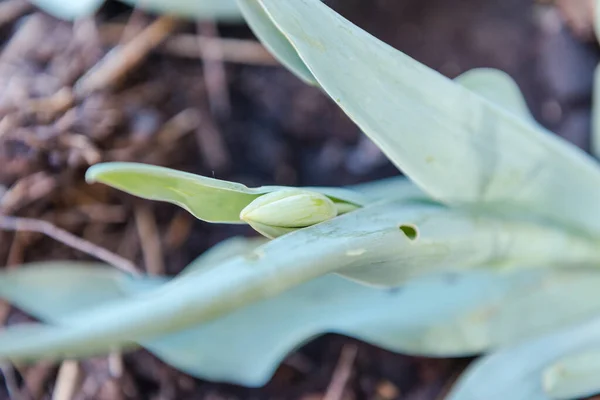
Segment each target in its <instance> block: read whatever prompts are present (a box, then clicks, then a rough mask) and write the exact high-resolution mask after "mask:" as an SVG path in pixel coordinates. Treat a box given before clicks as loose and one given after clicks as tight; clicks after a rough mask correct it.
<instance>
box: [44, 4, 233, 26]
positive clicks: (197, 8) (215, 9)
mask: <svg viewBox="0 0 600 400" xmlns="http://www.w3.org/2000/svg"><path fill="white" fill-rule="evenodd" d="M121 1H122V2H123V3H126V4H128V5H130V6H132V7H139V8H140V9H142V10H145V11H150V12H156V13H162V14H171V15H175V16H178V17H182V18H191V19H211V20H212V19H215V20H219V21H227V22H238V21H241V20H243V17H242V14H241V12H240V10H239V8H238V7H237V4H236V1H235V0H169V1H163V0H121ZM32 3H33V4H35V5H36V6H38V7H40V8H41V9H43V10H44V11H46V12H48V13H49V14H52V15H53V16H55V17H57V18H61V19H66V20H73V19H77V18H81V17H85V16H89V15H92V14H94V13H95V12H96V11H98V9H99V8H100V6H102V4H103V3H104V0H32Z"/></svg>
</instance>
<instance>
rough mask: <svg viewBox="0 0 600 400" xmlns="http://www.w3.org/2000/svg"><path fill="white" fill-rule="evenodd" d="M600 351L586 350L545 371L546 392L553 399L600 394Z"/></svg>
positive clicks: (596, 349) (556, 363)
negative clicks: (599, 380)
mask: <svg viewBox="0 0 600 400" xmlns="http://www.w3.org/2000/svg"><path fill="white" fill-rule="evenodd" d="M598 373H600V350H599V349H598V348H592V349H586V350H585V351H583V352H581V353H577V354H574V355H569V356H567V357H565V358H562V359H560V360H559V361H558V362H555V363H554V364H553V365H552V366H550V367H548V368H546V370H545V371H544V378H543V385H544V390H545V391H546V393H548V395H549V396H550V397H551V398H552V399H560V400H568V399H575V398H583V397H589V396H591V395H593V394H596V393H598V392H600V384H599V383H598Z"/></svg>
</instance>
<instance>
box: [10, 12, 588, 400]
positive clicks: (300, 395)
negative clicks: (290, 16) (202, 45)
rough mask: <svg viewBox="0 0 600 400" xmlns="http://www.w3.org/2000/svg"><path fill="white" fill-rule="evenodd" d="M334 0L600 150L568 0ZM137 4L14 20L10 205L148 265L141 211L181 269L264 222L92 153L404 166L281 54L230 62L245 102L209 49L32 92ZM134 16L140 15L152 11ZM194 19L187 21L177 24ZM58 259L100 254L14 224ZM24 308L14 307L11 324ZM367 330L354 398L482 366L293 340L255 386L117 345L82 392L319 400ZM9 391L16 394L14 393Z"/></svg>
mask: <svg viewBox="0 0 600 400" xmlns="http://www.w3.org/2000/svg"><path fill="white" fill-rule="evenodd" d="M4 3H7V1H4ZM329 3H330V4H331V5H332V6H333V7H334V8H335V9H336V10H338V11H339V12H340V13H341V14H343V15H344V16H346V17H347V18H349V19H350V20H351V21H353V22H355V23H356V24H358V25H359V26H361V27H362V28H364V29H366V30H367V31H369V32H371V33H372V34H374V35H375V36H377V37H379V38H380V39H382V40H384V41H386V42H388V43H390V44H391V45H393V46H394V47H396V48H398V49H400V50H402V51H404V52H406V53H407V54H409V55H410V56H412V57H414V58H416V59H417V60H419V61H421V62H423V63H425V64H426V65H428V66H431V67H433V68H435V69H436V70H439V71H440V72H442V73H443V74H445V75H447V76H449V77H455V76H457V75H458V74H460V73H462V72H464V71H466V70H468V69H471V68H474V67H494V68H499V69H502V70H504V71H506V72H508V73H509V74H510V75H512V76H513V77H514V78H515V79H516V81H517V82H518V83H519V85H520V86H521V88H522V90H523V92H524V94H525V97H526V99H527V102H528V104H529V106H530V107H531V110H532V112H533V114H534V115H535V116H536V118H537V119H538V120H539V121H540V122H541V123H542V124H544V125H546V126H547V127H549V128H550V129H552V130H553V131H555V132H557V133H558V134H560V135H562V136H564V137H566V138H567V139H568V140H570V141H572V142H574V143H576V144H577V145H578V146H581V147H583V148H586V149H587V147H588V141H589V130H590V100H591V87H592V75H593V69H594V67H595V66H596V64H597V63H598V61H599V57H598V52H597V46H596V45H595V44H594V43H593V42H590V41H589V40H584V38H576V37H575V36H574V35H573V34H572V32H571V30H570V29H569V27H568V26H567V25H566V24H565V23H564V22H563V20H562V19H561V14H560V13H559V12H558V10H557V9H556V8H555V7H553V6H551V5H541V4H533V3H531V2H526V1H522V0H489V1H480V0H402V1H396V0H335V1H330V2H329ZM1 4H3V2H2V1H0V5H1ZM130 15H131V10H130V9H128V8H126V7H124V6H120V5H117V4H113V3H109V4H107V5H106V6H105V7H104V9H103V10H102V11H101V13H100V14H99V16H98V17H97V18H96V19H95V25H94V23H92V22H90V21H88V22H87V23H81V24H77V25H75V26H73V25H72V24H68V23H64V22H59V21H56V20H54V19H52V18H50V17H48V16H46V15H43V14H41V13H37V12H36V13H34V14H31V13H29V14H28V15H27V16H26V17H24V18H22V19H19V20H17V19H15V20H13V21H10V22H9V23H4V25H3V24H2V22H0V45H1V46H3V47H2V53H0V214H3V213H4V214H10V215H17V216H23V217H30V218H39V219H44V220H49V221H52V222H53V223H55V224H56V225H58V226H60V227H62V228H64V229H67V230H69V231H70V232H72V233H74V234H77V235H79V236H82V237H84V238H86V239H88V240H90V241H92V242H94V243H96V244H99V245H101V246H104V247H106V248H108V249H110V250H111V251H114V252H116V253H118V254H120V255H122V256H124V257H126V258H128V259H131V260H132V261H134V262H135V263H136V264H137V265H140V266H145V267H146V268H151V266H149V265H146V264H145V263H144V256H143V255H144V246H145V245H147V243H144V240H143V239H140V236H139V235H138V231H137V229H138V226H139V224H140V221H141V220H143V221H142V223H144V222H145V223H150V226H151V227H152V226H154V225H155V226H156V231H157V232H159V233H158V235H159V236H160V237H159V240H160V244H161V249H162V258H163V263H162V264H161V263H159V265H155V266H152V268H159V269H161V268H162V269H163V270H162V271H155V272H159V273H160V272H164V273H168V274H176V273H177V272H178V271H180V270H181V269H182V268H183V267H184V266H185V265H186V264H187V263H188V262H190V261H191V260H192V259H194V258H196V257H197V256H198V255H199V254H201V253H202V252H203V251H204V250H206V249H207V248H209V247H210V246H212V245H214V244H216V243H218V242H220V241H221V240H223V239H225V238H227V237H229V236H232V235H238V234H242V235H251V234H253V233H252V232H251V231H250V230H249V229H246V228H244V227H231V226H221V225H209V224H205V223H202V222H198V221H196V220H194V219H193V218H192V217H190V216H189V215H188V214H187V213H185V212H183V211H181V210H179V209H177V208H176V207H174V206H170V205H166V204H156V203H151V202H145V201H138V200H137V199H133V198H132V197H130V196H127V195H124V194H122V193H119V192H116V191H113V190H109V189H107V188H105V187H100V186H95V185H94V186H89V185H87V184H85V183H84V181H83V178H82V177H83V173H84V171H85V169H86V168H87V167H88V166H89V165H90V164H92V163H95V162H98V161H112V160H123V161H137V162H146V163H152V164H158V165H164V166H168V167H172V168H177V169H182V170H186V171H190V172H194V173H198V174H202V175H207V176H214V177H217V178H220V179H227V180H232V181H238V182H242V183H244V184H247V185H249V186H256V185H262V184H280V185H297V186H300V185H346V184H353V183H358V182H364V181H368V180H372V179H377V178H382V177H387V176H391V175H395V174H398V171H397V170H396V168H395V167H393V166H392V165H391V164H390V163H389V162H388V161H387V160H386V159H385V157H384V156H383V155H382V154H381V153H380V152H379V151H378V150H377V149H376V148H375V147H374V146H373V145H372V144H371V143H370V142H369V141H368V140H366V138H365V137H364V136H363V135H361V133H360V131H359V130H358V129H357V127H356V126H354V125H353V123H351V122H350V121H349V119H348V118H347V117H346V116H345V115H344V114H343V113H342V112H341V110H340V109H339V108H338V107H337V106H336V105H335V104H334V103H332V102H331V101H329V100H328V99H327V98H326V97H325V96H324V95H323V94H322V93H321V92H319V91H318V90H317V89H315V88H311V87H308V86H306V85H304V84H303V83H302V82H300V81H299V80H298V79H296V78H295V77H294V76H293V75H292V74H290V73H289V72H287V71H286V70H284V69H282V68H279V67H273V66H253V65H244V64H233V63H226V64H225V72H226V78H227V81H226V86H224V87H221V89H223V88H224V89H225V90H226V91H227V93H228V94H229V98H230V110H229V112H227V110H226V109H225V110H224V109H223V108H218V107H216V106H214V97H213V102H212V103H211V102H210V101H209V96H208V94H207V88H206V86H205V80H204V77H203V64H202V61H201V59H200V58H195V59H194V58H192V59H184V58H181V57H176V56H173V55H169V54H165V53H164V52H160V51H154V52H152V53H151V54H150V56H149V57H148V58H147V59H146V61H145V62H144V63H143V64H142V65H141V66H140V67H138V68H136V69H135V70H133V71H131V72H130V73H129V74H128V75H127V77H126V79H125V80H124V81H123V82H121V83H120V84H119V85H118V86H117V87H116V88H114V89H110V90H108V89H107V90H103V91H100V92H98V93H95V94H92V95H89V96H84V97H82V98H78V99H76V101H75V102H74V103H73V104H70V103H69V104H66V105H65V106H62V107H61V106H60V104H61V103H60V99H58V100H57V97H54V98H53V100H52V102H51V104H52V105H53V106H54V107H55V108H56V110H54V112H50V111H48V110H49V107H48V106H44V107H40V106H39V104H37V103H35V100H32V99H40V98H48V97H50V96H53V95H55V94H56V93H57V92H58V91H59V90H60V89H61V88H64V87H66V88H71V87H72V85H73V83H74V82H76V80H77V79H78V78H79V77H80V76H81V75H82V74H84V73H85V72H86V71H87V70H89V69H90V68H91V67H92V66H94V64H96V62H97V61H98V60H100V59H101V58H102V57H103V56H104V54H105V53H106V52H107V51H108V50H109V49H110V48H111V47H112V46H110V45H107V43H106V42H107V41H110V40H106V38H105V32H104V31H103V27H106V26H108V24H109V23H111V24H115V23H123V22H126V21H127V20H128V18H129V17H130ZM1 17H2V16H1V15H0V21H2V18H1ZM135 18H136V21H137V23H139V24H140V25H142V26H145V25H147V23H148V22H150V21H152V19H153V17H150V16H144V15H137V16H136V17H135ZM95 29H97V31H95ZM195 30H196V26H195V25H194V24H183V25H182V26H181V27H180V29H178V33H177V34H181V33H185V32H188V33H194V32H195ZM219 33H220V35H221V36H224V37H239V38H252V35H251V33H250V32H249V31H248V29H247V28H246V27H244V26H233V25H221V26H219ZM17 41H18V42H17ZM15 42H16V44H15ZM67 103H68V102H67ZM57 104H58V105H57ZM210 104H213V108H212V109H211V107H210ZM50 108H51V107H50ZM183 111H185V112H184V113H183V114H181V113H182V112H183ZM176 116H177V118H176V119H175V120H172V118H173V117H176ZM4 190H8V192H7V194H5V195H4V197H2V193H3V191H4ZM149 215H150V217H149ZM152 215H155V216H156V217H155V218H154V217H152ZM136 217H137V218H136ZM143 226H147V225H143ZM56 259H89V258H88V257H87V256H85V255H83V254H81V253H79V252H77V251H75V250H72V249H70V248H68V247H67V246H65V245H63V244H58V243H57V242H55V241H53V240H52V239H49V238H46V237H43V236H41V235H38V234H29V233H18V234H14V233H8V232H4V233H2V232H0V264H2V265H5V266H7V267H15V266H17V265H19V264H22V263H23V262H30V261H35V260H56ZM1 311H2V310H0V318H5V317H6V315H3V314H2V312H1ZM22 318H23V315H22V314H21V313H19V312H18V311H17V310H12V311H11V313H10V315H8V318H7V322H8V323H10V322H13V321H18V320H21V319H22ZM353 345H357V346H358V354H357V357H356V360H355V361H354V363H353V367H352V376H351V378H350V380H349V382H348V385H347V390H346V393H345V395H344V397H343V398H344V399H357V400H358V399H381V400H385V399H406V400H434V399H441V398H443V396H444V393H446V391H447V390H448V388H449V387H450V385H451V384H452V382H453V380H454V379H455V378H456V376H457V375H458V374H459V373H460V372H461V371H462V369H463V368H464V367H465V366H466V365H467V364H468V360H433V359H425V358H418V357H408V356H404V355H398V354H392V353H390V352H387V351H383V350H380V349H378V348H375V347H373V346H370V345H367V344H364V343H358V342H356V341H354V340H350V339H347V338H343V337H341V336H337V335H326V336H324V337H321V338H319V339H316V340H314V341H313V342H311V343H310V344H308V345H306V346H304V347H303V348H301V349H300V350H299V351H298V352H296V353H295V354H292V355H290V356H289V358H288V359H287V360H286V361H285V362H284V363H283V364H282V366H281V367H280V368H279V370H278V372H277V373H276V375H275V377H274V378H273V379H272V381H271V382H270V383H269V384H268V385H267V386H265V387H264V388H260V389H247V388H241V387H233V386H230V385H222V384H215V383H210V382H204V381H200V380H195V379H192V378H190V377H188V376H186V375H184V374H182V373H180V372H178V371H175V370H173V369H172V368H170V367H168V366H166V365H164V364H163V363H161V362H160V361H158V360H157V359H155V358H154V357H153V356H151V355H149V354H148V353H146V352H144V351H138V352H135V353H133V354H127V355H125V356H124V369H123V373H122V374H121V376H120V377H118V378H114V377H111V376H110V374H109V372H108V371H109V369H108V363H107V361H106V360H104V359H95V360H90V361H86V362H84V363H82V367H83V385H82V386H81V389H80V390H79V392H78V394H77V395H76V396H75V398H77V399H96V398H97V399H213V400H217V399H304V400H309V399H315V400H316V399H321V398H322V396H323V393H325V391H326V389H327V387H328V385H329V384H330V382H331V378H332V375H333V373H334V370H335V368H336V364H337V363H338V359H339V358H340V354H341V352H342V351H343V349H348V348H350V346H353ZM19 372H20V373H19V377H18V378H19V380H21V379H23V380H24V381H26V382H27V384H28V385H29V386H30V390H29V392H33V393H34V394H35V397H36V398H44V399H46V398H51V394H52V391H53V387H54V382H55V380H56V374H57V367H55V366H48V365H44V364H41V365H38V366H34V367H32V368H29V369H25V370H20V371H19ZM90 388H92V389H90ZM1 398H6V394H5V393H1V392H0V399H1Z"/></svg>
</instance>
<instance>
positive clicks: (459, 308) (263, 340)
mask: <svg viewBox="0 0 600 400" xmlns="http://www.w3.org/2000/svg"><path fill="white" fill-rule="evenodd" d="M565 277H566V278H567V280H570V281H571V282H572V283H571V284H570V285H564V286H561V285H560V280H561V278H565ZM590 279H591V281H590ZM548 283H550V284H548ZM599 283H600V274H598V273H595V272H585V273H581V274H576V275H575V276H567V274H565V273H560V272H557V271H550V272H549V273H547V271H539V270H538V271H526V272H519V273H517V274H497V273H494V272H492V271H474V272H472V273H468V274H461V275H457V276H445V275H437V276H435V277H430V278H425V279H416V280H414V281H411V282H409V283H407V284H406V285H404V286H402V287H401V288H399V289H398V290H394V291H386V290H379V289H373V288H369V287H365V286H363V285H358V284H356V283H353V282H350V281H347V280H344V279H342V278H340V277H336V276H332V275H329V276H324V277H321V278H317V279H315V280H312V281H310V282H307V283H305V284H302V285H299V286H297V287H295V288H292V289H290V290H289V291H286V292H284V293H282V294H281V295H279V296H277V297H274V298H271V299H267V300H264V301H261V302H257V303H255V304H252V305H249V306H247V307H245V308H242V309H239V310H236V311H235V312H233V313H231V314H228V315H226V316H224V317H222V318H220V319H218V320H216V321H213V322H209V323H207V324H204V325H200V326H198V327H196V328H193V329H190V330H186V331H182V332H180V333H177V334H174V335H169V336H165V337H164V338H163V339H159V340H155V341H152V342H149V343H145V344H144V346H145V347H146V348H147V349H149V350H150V351H152V352H153V353H155V354H156V355H158V356H159V357H160V358H161V359H163V360H165V361H166V362H168V363H169V364H171V365H173V366H175V367H177V368H178V369H180V370H183V371H185V372H187V373H189V374H191V375H194V376H197V377H200V378H204V379H210V380H216V381H225V382H230V383H235V384H243V385H246V386H260V385H263V384H264V383H266V382H267V381H268V379H269V378H270V377H271V375H272V373H273V371H274V370H275V369H276V367H277V366H278V365H279V363H280V362H281V360H282V359H283V358H284V357H285V356H286V355H287V354H288V353H289V352H290V351H291V350H293V349H295V348H297V347H298V346H299V345H301V344H304V343H306V342H307V341H308V340H309V339H311V338H313V337H315V336H318V335H320V334H322V333H330V332H333V333H339V334H343V335H347V336H352V337H355V338H358V339H361V340H364V341H366V342H368V343H371V344H374V345H377V346H380V347H382V348H386V349H388V350H391V351H396V352H403V353H411V354H418V355H421V356H422V355H426V356H446V357H448V356H466V355H472V354H475V353H478V352H480V351H484V350H489V349H490V348H495V347H498V346H505V345H508V344H514V343H516V342H519V341H521V340H523V339H524V338H531V337H534V336H535V335H538V334H540V333H548V332H550V331H551V330H552V329H555V328H560V327H564V326H568V325H569V324H574V323H577V322H581V321H582V320H584V319H585V318H587V317H589V316H591V315H595V314H596V315H597V314H598V312H599V311H600V300H595V299H596V298H597V296H595V293H596V289H597V287H598V284H599ZM566 286H568V289H567V287H566ZM573 289H575V290H581V292H579V291H573ZM571 293H578V294H577V295H576V296H574V297H575V298H573V296H571V297H569V294H571ZM565 299H568V300H567V301H566V303H567V304H566V306H563V307H559V308H557V309H554V308H552V306H554V305H556V304H559V303H561V302H565ZM442 300H443V301H442ZM584 300H587V301H588V303H589V304H586V306H585V307H583V308H581V309H575V310H573V309H569V308H568V306H573V307H577V306H579V305H580V304H581V303H582V302H583V301H584ZM590 300H591V301H590ZM594 300H595V301H594ZM540 310H548V312H540ZM217 338H218V339H217ZM507 398H508V397H507Z"/></svg>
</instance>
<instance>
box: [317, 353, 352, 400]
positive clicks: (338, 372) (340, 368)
mask: <svg viewBox="0 0 600 400" xmlns="http://www.w3.org/2000/svg"><path fill="white" fill-rule="evenodd" d="M357 353H358V346H356V345H347V346H344V348H343V349H342V354H341V355H340V360H339V361H338V364H337V366H336V367H335V371H334V373H333V377H332V378H331V382H330V383H329V387H328V388H327V391H326V392H325V396H323V400H341V399H342V397H343V395H344V390H345V389H346V385H347V384H348V380H349V379H350V375H351V374H352V366H353V365H354V360H355V359H356V354H357Z"/></svg>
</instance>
